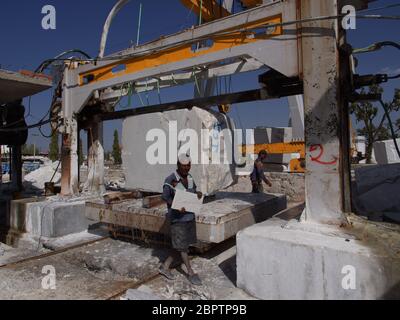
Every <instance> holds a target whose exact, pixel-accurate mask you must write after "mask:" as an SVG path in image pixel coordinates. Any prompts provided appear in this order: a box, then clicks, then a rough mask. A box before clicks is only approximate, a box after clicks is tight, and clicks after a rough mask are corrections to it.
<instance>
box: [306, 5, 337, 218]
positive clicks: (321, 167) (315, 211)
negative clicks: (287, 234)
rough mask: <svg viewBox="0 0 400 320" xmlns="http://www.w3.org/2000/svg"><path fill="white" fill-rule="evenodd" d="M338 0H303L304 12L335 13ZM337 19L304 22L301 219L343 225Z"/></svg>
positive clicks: (308, 13) (322, 14) (307, 14)
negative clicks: (304, 168)
mask: <svg viewBox="0 0 400 320" xmlns="http://www.w3.org/2000/svg"><path fill="white" fill-rule="evenodd" d="M337 14H338V1H337V0H320V1H315V0H303V1H301V18H302V19H306V18H310V17H318V16H335V15H337ZM339 28H340V26H339V22H338V20H335V19H332V20H326V21H314V22H310V23H303V27H302V39H301V45H302V64H303V77H304V104H305V105H304V109H305V110H304V111H305V140H306V162H307V172H306V203H307V208H306V211H305V214H304V215H303V217H302V218H303V219H302V220H303V221H307V222H317V223H326V224H334V225H340V224H343V223H344V222H345V217H344V214H343V204H344V197H345V195H344V192H343V190H344V188H343V174H344V173H343V169H342V168H343V166H342V164H343V163H342V161H343V157H344V156H345V153H344V152H342V151H345V149H343V145H342V139H341V138H342V131H341V129H340V126H341V121H340V120H341V113H340V110H341V109H342V107H343V103H344V102H343V101H342V100H341V97H340V96H341V92H340V69H339V67H340V65H339V61H340V59H339V49H338V47H339V35H340V32H341V31H339Z"/></svg>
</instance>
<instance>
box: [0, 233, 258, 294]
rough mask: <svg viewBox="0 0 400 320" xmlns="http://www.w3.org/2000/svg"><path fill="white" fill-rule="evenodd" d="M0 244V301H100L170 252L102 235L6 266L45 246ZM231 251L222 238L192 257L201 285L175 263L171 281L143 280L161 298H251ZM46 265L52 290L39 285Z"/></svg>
mask: <svg viewBox="0 0 400 320" xmlns="http://www.w3.org/2000/svg"><path fill="white" fill-rule="evenodd" d="M95 237H99V235H98V234H97V235H93V236H90V235H88V234H85V233H82V234H79V235H74V236H69V237H66V238H64V239H61V240H59V241H58V242H57V243H53V247H54V248H57V249H60V248H62V247H63V246H71V245H73V244H76V243H82V241H83V240H84V241H87V240H89V239H94V238H95ZM2 248H3V250H4V251H5V253H6V254H3V258H2V257H1V256H0V300H10V299H23V300H25V299H26V300H33V299H35V300H36V299H39V300H44V299H61V300H75V299H84V300H86V299H89V300H92V299H100V300H103V299H108V298H111V297H113V296H115V295H117V294H120V296H121V295H122V296H123V294H124V292H126V290H128V289H129V288H131V287H132V286H134V285H135V284H136V283H138V282H139V281H141V280H143V279H148V278H151V277H152V276H154V275H156V274H157V270H158V267H159V265H160V263H161V262H162V261H163V260H164V259H165V258H166V255H167V254H168V253H169V251H168V250H169V249H166V248H162V247H149V246H143V245H139V244H134V243H128V242H123V241H118V240H112V239H105V240H104V239H103V240H99V241H98V242H96V243H94V244H90V245H87V246H85V247H80V248H75V249H72V250H68V251H66V252H62V253H59V254H57V255H53V256H50V257H45V258H42V259H40V260H30V261H27V262H25V263H22V264H17V265H14V266H9V267H7V266H4V264H6V263H11V262H15V261H18V260H21V259H23V258H27V257H31V256H32V255H35V254H36V255H39V254H43V252H44V251H41V252H36V253H35V252H33V251H29V252H21V251H20V249H12V248H10V247H6V246H4V245H2ZM18 250H19V251H18ZM46 252H49V251H46ZM235 252H236V250H235V247H234V243H227V244H224V246H222V249H220V250H219V251H218V250H217V251H215V252H213V251H211V252H210V253H209V254H208V255H207V256H203V257H196V258H195V259H194V260H193V262H192V263H193V268H194V270H195V271H197V272H198V273H199V274H200V276H201V278H202V279H203V282H204V285H203V286H201V287H195V286H192V285H191V284H190V283H189V281H188V280H187V279H186V277H185V276H184V274H183V271H182V268H180V267H178V269H177V270H175V271H174V272H175V273H176V274H177V275H178V279H177V280H176V281H172V282H171V281H169V280H166V279H164V278H162V277H157V278H155V279H154V280H152V281H150V282H147V283H145V285H146V286H148V288H149V290H152V291H154V293H155V294H157V295H159V296H160V297H161V298H166V299H178V300H180V299H182V300H185V299H195V300H214V299H234V300H235V299H251V297H250V296H248V295H246V294H245V293H244V292H243V291H242V290H240V289H237V288H236V287H235V281H236V280H235V277H236V269H235V268H236V267H235V265H236V260H235ZM0 253H1V251H0ZM177 264H178V265H179V262H178V263H177ZM49 265H50V266H53V267H54V268H55V271H56V289H55V290H46V289H43V288H42V280H43V279H44V277H45V276H46V274H44V273H42V271H43V267H45V266H49ZM120 296H118V295H117V297H116V298H117V299H118V298H119V297H120Z"/></svg>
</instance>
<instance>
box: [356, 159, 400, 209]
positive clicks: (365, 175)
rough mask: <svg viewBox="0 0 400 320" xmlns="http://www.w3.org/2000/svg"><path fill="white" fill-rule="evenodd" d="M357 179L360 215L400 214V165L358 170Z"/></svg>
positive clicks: (357, 206) (357, 199) (357, 205)
mask: <svg viewBox="0 0 400 320" xmlns="http://www.w3.org/2000/svg"><path fill="white" fill-rule="evenodd" d="M355 178H356V188H357V190H356V193H355V195H354V203H355V206H356V208H357V211H358V213H360V214H364V215H367V214H372V213H379V212H400V197H399V196H398V195H399V194H400V164H389V165H377V166H366V167H361V168H356V169H355Z"/></svg>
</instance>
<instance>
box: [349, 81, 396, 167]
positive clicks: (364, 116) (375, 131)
mask: <svg viewBox="0 0 400 320" xmlns="http://www.w3.org/2000/svg"><path fill="white" fill-rule="evenodd" d="M361 93H362V94H365V93H366V91H365V90H364V89H362V90H361ZM367 93H368V94H378V93H380V94H382V93H383V89H382V87H380V86H378V85H372V86H370V87H369V90H368V92H367ZM385 105H386V107H387V109H388V110H389V112H390V113H391V114H393V111H399V108H400V89H396V90H395V95H394V98H393V101H392V102H390V103H388V102H386V103H385ZM380 108H381V109H382V107H380ZM378 111H379V108H378V107H377V106H375V105H374V104H372V103H371V102H369V101H366V102H357V103H353V104H352V105H351V107H350V112H351V114H354V115H355V117H356V121H357V123H360V122H361V123H362V124H363V127H362V128H361V129H359V130H358V133H359V134H360V135H363V136H365V139H366V158H367V163H371V158H372V151H373V147H374V143H375V142H376V141H381V140H388V139H391V135H390V131H389V130H388V124H387V118H386V115H385V114H383V116H382V117H381V119H380V121H379V122H378V123H377V122H376V120H377V117H378Z"/></svg>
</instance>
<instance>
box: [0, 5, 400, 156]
mask: <svg viewBox="0 0 400 320" xmlns="http://www.w3.org/2000/svg"><path fill="white" fill-rule="evenodd" d="M315 1H319V0H315ZM140 2H142V3H143V4H144V11H143V22H142V34H141V42H142V43H143V42H145V41H149V40H153V39H156V38H158V37H159V36H161V35H167V34H171V33H174V32H176V31H178V30H181V29H184V28H187V27H190V26H191V25H193V24H195V23H196V20H197V19H196V17H195V16H194V14H193V13H192V14H191V13H190V11H189V10H188V9H186V8H185V7H184V6H183V5H182V4H181V2H180V1H179V0H168V1H161V0H148V1H143V0H142V1H141V0H132V1H131V3H130V4H128V5H127V6H126V7H125V8H124V9H123V10H122V11H121V12H120V13H119V15H118V16H117V18H116V20H115V22H114V24H113V26H112V29H111V32H110V35H109V42H108V46H107V52H108V53H111V52H115V51H117V50H120V49H124V48H126V47H128V46H129V45H130V43H131V41H136V32H137V22H138V8H139V3H140ZM114 3H115V1H114V0H101V1H98V0H80V1H77V0H68V1H65V0H45V1H44V0H35V1H32V0H2V1H1V3H0V43H1V50H0V65H1V67H2V68H4V69H11V70H20V69H31V70H32V69H35V68H36V67H37V66H38V65H39V64H40V63H41V62H42V61H43V60H45V59H48V58H52V57H54V56H55V55H57V54H58V53H60V52H62V51H65V50H68V49H72V48H80V49H82V50H84V51H86V52H88V53H89V54H91V55H92V56H96V55H97V53H98V47H99V42H100V35H101V31H102V27H103V24H104V21H105V19H106V17H107V14H108V12H109V10H110V9H111V7H112V6H113V4H114ZM394 3H399V1H393V0H378V1H376V2H374V3H372V4H371V7H380V6H384V5H387V4H394ZM47 4H51V5H54V6H55V7H56V10H57V29H56V30H51V31H45V30H43V29H42V28H41V20H42V17H43V15H42V14H41V9H42V7H43V6H44V5H47ZM237 10H238V9H237ZM374 13H375V12H374ZM376 13H381V14H386V15H388V14H390V15H400V8H394V9H393V8H392V9H388V10H383V11H379V12H376ZM399 30H400V21H378V20H367V21H364V20H362V21H360V20H359V21H358V25H357V30H356V31H351V32H350V33H349V42H350V43H351V44H352V45H353V46H354V47H365V46H367V45H369V44H371V43H373V42H377V41H382V40H392V41H397V42H400V33H399ZM358 70H359V72H360V73H378V72H389V73H390V72H393V73H394V72H400V51H396V50H395V49H385V50H382V51H379V52H377V53H372V54H367V55H363V56H360V67H359V69H358ZM256 85H257V77H256V75H255V74H246V75H242V76H240V77H238V78H236V79H233V90H234V91H241V90H246V89H248V88H254V87H256ZM395 87H399V88H400V81H399V80H396V81H392V82H391V83H389V84H387V85H384V88H385V98H386V99H390V98H391V97H392V96H393V91H394V89H395ZM51 94H52V92H51V91H50V90H49V91H48V92H45V93H42V94H39V95H37V96H35V97H33V98H32V104H31V105H32V114H33V117H31V118H30V119H28V122H29V123H35V122H37V121H38V119H40V118H42V116H43V115H44V114H45V113H46V112H47V110H48V108H49V103H50V100H51ZM192 94H193V87H191V86H183V87H179V88H176V89H174V90H169V91H168V92H166V91H162V93H161V98H162V100H163V101H168V100H171V99H174V97H177V96H178V97H179V100H181V99H186V98H189V97H190V96H191V95H192ZM150 102H151V103H157V102H158V97H157V95H155V94H152V95H150ZM25 104H26V105H27V102H25ZM133 105H140V102H139V101H138V99H137V98H134V101H133ZM231 116H232V117H233V118H234V119H235V120H236V122H237V126H238V127H240V126H241V125H242V126H243V127H245V128H253V127H256V126H287V124H288V116H289V112H288V107H287V100H286V99H281V100H274V101H262V102H257V103H254V102H253V103H248V104H242V105H240V106H239V107H236V108H235V110H234V111H233V112H232V113H231ZM120 127H121V123H120V122H119V121H114V122H108V123H106V124H105V148H106V149H110V148H111V144H112V131H113V130H114V129H115V128H117V129H118V130H120ZM44 131H46V132H48V128H46V129H45V130H44ZM36 134H38V131H37V130H36V129H35V130H31V131H30V140H29V142H30V143H32V142H33V139H36V141H37V143H38V144H39V145H40V147H41V148H42V149H43V150H47V149H48V143H49V141H48V140H46V139H44V138H41V137H34V135H36Z"/></svg>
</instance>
